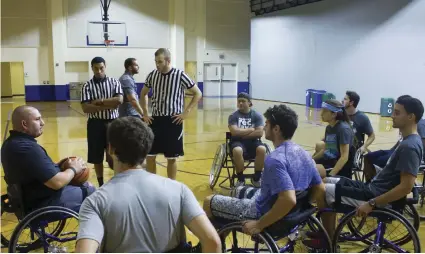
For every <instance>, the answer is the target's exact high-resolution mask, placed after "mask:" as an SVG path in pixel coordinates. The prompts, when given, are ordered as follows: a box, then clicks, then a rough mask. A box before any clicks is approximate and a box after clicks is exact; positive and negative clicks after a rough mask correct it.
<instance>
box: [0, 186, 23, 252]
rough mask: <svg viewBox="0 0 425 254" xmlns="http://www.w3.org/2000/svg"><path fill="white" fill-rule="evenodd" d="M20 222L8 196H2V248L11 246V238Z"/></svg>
mask: <svg viewBox="0 0 425 254" xmlns="http://www.w3.org/2000/svg"><path fill="white" fill-rule="evenodd" d="M18 223H19V220H18V218H17V217H16V215H15V214H14V213H13V211H12V206H11V204H10V203H9V199H8V196H7V194H5V195H2V196H1V246H2V248H7V247H8V246H9V240H10V236H11V235H12V232H13V230H14V228H15V227H16V225H18Z"/></svg>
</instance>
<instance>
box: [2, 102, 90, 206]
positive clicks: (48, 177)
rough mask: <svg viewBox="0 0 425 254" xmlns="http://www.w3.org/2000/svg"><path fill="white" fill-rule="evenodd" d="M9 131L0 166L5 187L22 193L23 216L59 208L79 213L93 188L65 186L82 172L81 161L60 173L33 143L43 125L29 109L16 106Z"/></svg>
mask: <svg viewBox="0 0 425 254" xmlns="http://www.w3.org/2000/svg"><path fill="white" fill-rule="evenodd" d="M12 125H13V130H11V131H10V136H9V137H8V138H7V139H6V140H5V142H4V143H3V145H2V148H1V162H2V164H3V169H4V173H5V177H4V179H5V181H6V183H7V184H8V185H11V184H16V185H19V186H20V187H21V189H22V192H23V193H22V195H23V197H22V198H23V202H24V206H25V212H26V213H28V212H30V211H32V210H34V209H36V208H41V207H45V206H63V207H67V208H70V209H72V210H74V211H76V212H78V211H79V209H80V206H81V203H82V202H83V200H84V198H85V197H86V196H88V195H90V194H91V193H93V192H94V190H95V188H94V187H93V186H92V185H91V184H89V183H85V184H84V185H83V186H72V185H68V184H69V182H70V181H71V180H72V179H73V178H74V176H75V175H76V174H78V173H80V172H81V171H82V170H83V169H84V168H85V165H84V162H83V161H82V160H81V159H77V160H73V161H68V162H67V163H66V164H65V165H67V166H68V167H67V168H66V169H65V170H63V171H61V170H60V168H59V166H58V165H57V164H55V163H54V162H53V161H52V159H51V158H50V157H49V155H48V154H47V152H46V150H45V149H44V148H43V147H42V146H40V145H39V144H38V143H37V141H36V139H35V138H37V137H39V136H41V135H42V134H43V127H44V121H43V119H42V118H41V115H40V112H39V111H38V110H37V109H36V108H33V107H29V106H19V107H17V108H16V109H15V110H14V111H13V114H12Z"/></svg>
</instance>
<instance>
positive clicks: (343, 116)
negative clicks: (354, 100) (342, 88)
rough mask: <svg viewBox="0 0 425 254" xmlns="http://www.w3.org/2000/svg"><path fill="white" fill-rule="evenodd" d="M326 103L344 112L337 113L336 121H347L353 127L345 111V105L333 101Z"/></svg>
mask: <svg viewBox="0 0 425 254" xmlns="http://www.w3.org/2000/svg"><path fill="white" fill-rule="evenodd" d="M325 103H327V104H330V105H332V106H334V107H337V108H340V109H341V110H342V112H338V113H336V120H339V121H345V122H347V123H348V124H350V126H351V123H350V122H351V121H350V118H349V117H348V114H347V111H345V107H344V105H342V103H341V102H339V101H337V100H334V99H332V100H327V101H325Z"/></svg>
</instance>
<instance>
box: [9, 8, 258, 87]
mask: <svg viewBox="0 0 425 254" xmlns="http://www.w3.org/2000/svg"><path fill="white" fill-rule="evenodd" d="M21 6H26V8H21ZM1 7H2V32H1V33H2V61H24V65H25V71H26V72H27V73H28V78H27V80H26V85H40V84H43V81H46V80H50V84H55V85H65V84H68V83H69V82H74V81H79V80H81V79H82V78H84V77H82V76H81V74H78V75H76V74H69V73H67V72H66V70H65V62H80V61H83V62H90V61H91V59H92V58H93V57H95V56H102V57H104V58H105V60H106V64H107V75H110V76H114V77H119V76H120V75H121V74H122V73H123V72H124V66H123V64H124V60H125V59H126V58H128V57H135V58H137V59H138V62H139V65H140V73H139V75H136V76H135V79H136V81H137V82H144V81H145V78H146V75H147V74H148V73H149V72H150V71H151V70H152V69H154V68H155V63H154V52H155V51H156V50H157V49H158V48H159V47H166V48H170V49H171V51H172V54H173V58H174V59H173V64H174V66H176V67H178V68H184V62H185V61H196V62H197V63H198V65H200V68H199V67H198V70H200V71H199V72H198V81H201V82H202V81H203V73H202V70H203V65H202V64H203V62H232V63H238V66H239V68H240V73H242V75H239V76H240V81H246V80H247V65H248V64H249V63H250V59H249V58H250V56H249V46H250V45H249V38H250V32H249V30H250V29H249V26H250V17H251V14H250V10H249V1H245V0H226V1H223V0H143V1H139V0H137V1H134V0H113V1H112V2H111V5H110V8H109V19H110V20H111V21H124V22H126V29H127V35H128V37H129V45H128V47H113V48H111V50H107V49H106V48H105V47H104V46H97V47H93V46H87V45H86V35H87V33H89V34H90V35H94V34H97V33H98V34H99V36H98V39H99V40H101V39H102V38H101V33H102V30H101V29H98V31H96V32H95V31H94V30H92V29H91V28H90V29H88V25H87V21H88V20H98V21H100V20H101V8H100V2H99V0H20V1H18V2H17V1H14V0H3V1H2V2H1ZM223 9H226V11H223ZM218 15H222V17H221V18H219V19H217V16H218ZM110 28H111V26H110ZM111 31H114V30H113V28H111ZM115 31H116V30H115ZM115 35H116V34H115ZM121 35H122V34H121ZM121 35H118V36H121ZM112 39H116V40H121V39H122V38H117V37H115V38H114V35H112ZM219 54H224V55H225V59H224V60H221V59H219ZM82 75H87V77H86V78H87V79H88V78H90V77H91V76H92V74H91V71H90V70H88V72H87V74H82ZM74 79H78V80H74Z"/></svg>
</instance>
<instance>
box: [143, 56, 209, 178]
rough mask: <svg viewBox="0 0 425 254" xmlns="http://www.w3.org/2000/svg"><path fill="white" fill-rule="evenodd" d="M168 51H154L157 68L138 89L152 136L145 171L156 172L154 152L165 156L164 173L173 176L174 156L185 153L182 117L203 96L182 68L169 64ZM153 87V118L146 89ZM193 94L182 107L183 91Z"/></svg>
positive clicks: (175, 166)
mask: <svg viewBox="0 0 425 254" xmlns="http://www.w3.org/2000/svg"><path fill="white" fill-rule="evenodd" d="M170 62H171V53H170V51H169V50H168V49H165V48H160V49H158V50H157V51H156V52H155V63H156V70H153V71H152V72H151V73H149V75H148V76H147V78H146V82H145V86H144V87H143V89H142V92H141V102H142V109H143V120H144V121H145V122H146V123H148V124H149V125H150V127H151V128H152V131H153V133H154V135H155V138H154V143H153V146H152V149H151V151H150V152H149V154H148V157H147V159H146V161H147V170H148V171H149V172H151V173H154V174H156V155H157V154H160V153H161V154H164V156H165V157H166V158H167V161H168V163H167V174H168V177H169V178H171V179H176V174H177V165H176V158H177V157H179V156H183V155H184V151H183V120H184V119H186V118H187V116H188V115H189V113H190V111H191V110H192V109H193V107H195V105H197V103H198V101H199V100H200V99H201V97H202V93H201V91H200V90H199V88H198V86H197V85H196V84H195V82H193V81H192V80H191V79H190V78H189V76H188V75H187V74H186V73H184V72H183V71H182V70H179V69H176V68H173V67H171V64H170ZM151 88H152V117H150V116H149V115H148V98H147V97H148V96H147V95H148V92H149V90H150V89H151ZM185 89H188V90H189V91H191V92H192V93H193V97H192V100H191V101H190V103H189V105H188V106H187V107H186V109H185V110H184V106H183V105H184V93H185V91H184V90H185Z"/></svg>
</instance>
